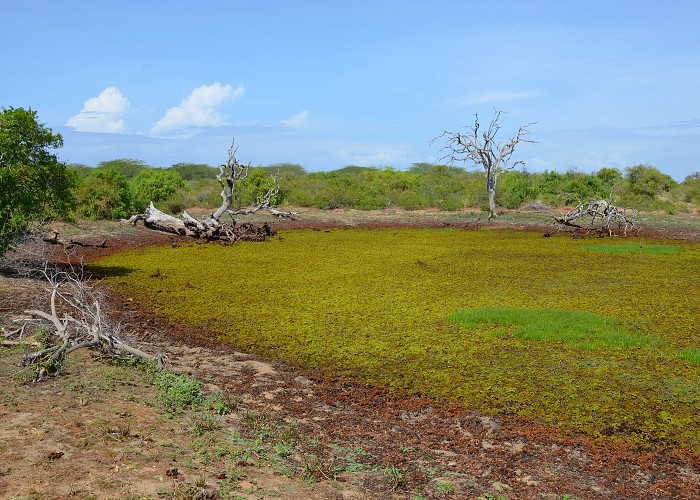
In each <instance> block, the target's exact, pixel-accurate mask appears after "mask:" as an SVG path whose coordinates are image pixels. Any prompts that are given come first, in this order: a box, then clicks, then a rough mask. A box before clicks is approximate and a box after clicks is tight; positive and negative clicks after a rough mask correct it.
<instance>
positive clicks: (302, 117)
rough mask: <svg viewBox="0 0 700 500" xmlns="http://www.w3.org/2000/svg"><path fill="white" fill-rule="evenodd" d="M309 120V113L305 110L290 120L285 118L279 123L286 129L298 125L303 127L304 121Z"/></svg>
mask: <svg viewBox="0 0 700 500" xmlns="http://www.w3.org/2000/svg"><path fill="white" fill-rule="evenodd" d="M308 118H309V112H308V111H307V110H304V111H302V112H301V113H298V114H296V115H294V116H292V117H291V118H287V119H286V120H280V122H281V123H282V124H283V125H286V126H287V127H298V126H299V125H303V124H304V123H306V120H307V119H308Z"/></svg>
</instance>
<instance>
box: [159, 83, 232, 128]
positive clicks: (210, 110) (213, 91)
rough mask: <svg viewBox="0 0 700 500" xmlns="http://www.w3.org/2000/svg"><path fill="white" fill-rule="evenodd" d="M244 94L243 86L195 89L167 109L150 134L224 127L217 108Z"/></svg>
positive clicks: (215, 86) (205, 86) (217, 84)
mask: <svg viewBox="0 0 700 500" xmlns="http://www.w3.org/2000/svg"><path fill="white" fill-rule="evenodd" d="M244 93H245V88H244V87H243V85H239V86H238V88H236V89H234V88H233V87H231V85H221V84H220V83H218V82H216V83H213V84H212V85H202V86H201V87H197V88H195V89H194V90H192V92H191V93H190V95H188V96H187V97H186V98H185V99H183V100H182V102H181V103H180V105H179V106H175V107H173V108H170V109H168V111H167V112H166V113H165V116H163V118H161V119H160V120H158V122H157V123H156V124H155V125H153V127H152V128H151V133H152V134H159V133H163V132H168V131H171V130H175V129H180V128H183V127H216V126H220V125H225V119H224V116H222V115H221V114H220V113H219V111H218V108H219V107H220V106H221V105H223V104H225V103H226V102H228V101H232V100H234V99H237V98H239V97H241V96H242V95H243V94H244Z"/></svg>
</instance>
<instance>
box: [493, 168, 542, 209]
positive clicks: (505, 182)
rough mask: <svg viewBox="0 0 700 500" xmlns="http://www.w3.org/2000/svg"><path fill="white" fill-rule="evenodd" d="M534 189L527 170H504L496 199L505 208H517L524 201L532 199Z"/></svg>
mask: <svg viewBox="0 0 700 500" xmlns="http://www.w3.org/2000/svg"><path fill="white" fill-rule="evenodd" d="M533 194H534V189H533V186H532V179H531V178H530V175H529V174H528V173H527V172H517V171H513V172H506V173H505V174H504V175H503V178H502V179H501V187H500V189H499V190H498V193H497V194H496V201H497V203H498V204H499V205H502V206H504V207H506V208H519V207H520V206H521V205H522V204H523V203H524V202H525V201H527V200H532V199H533Z"/></svg>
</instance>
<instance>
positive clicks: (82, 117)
mask: <svg viewBox="0 0 700 500" xmlns="http://www.w3.org/2000/svg"><path fill="white" fill-rule="evenodd" d="M128 109H129V99H127V98H126V97H124V95H122V93H121V91H120V90H119V89H118V88H117V87H107V88H106V89H104V90H103V91H102V92H100V95H98V96H97V97H92V98H90V99H88V100H87V101H85V102H84V103H83V109H81V110H80V113H78V114H77V115H75V116H73V117H72V118H69V119H68V121H67V122H66V125H67V126H69V127H73V128H74V129H75V130H78V131H80V132H126V126H125V124H124V120H123V119H122V116H124V114H125V113H126V112H127V110H128Z"/></svg>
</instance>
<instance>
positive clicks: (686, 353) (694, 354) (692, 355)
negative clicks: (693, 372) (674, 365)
mask: <svg viewBox="0 0 700 500" xmlns="http://www.w3.org/2000/svg"><path fill="white" fill-rule="evenodd" d="M681 358H683V359H684V360H686V361H688V362H690V363H693V364H695V365H700V349H684V350H682V351H681Z"/></svg>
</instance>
